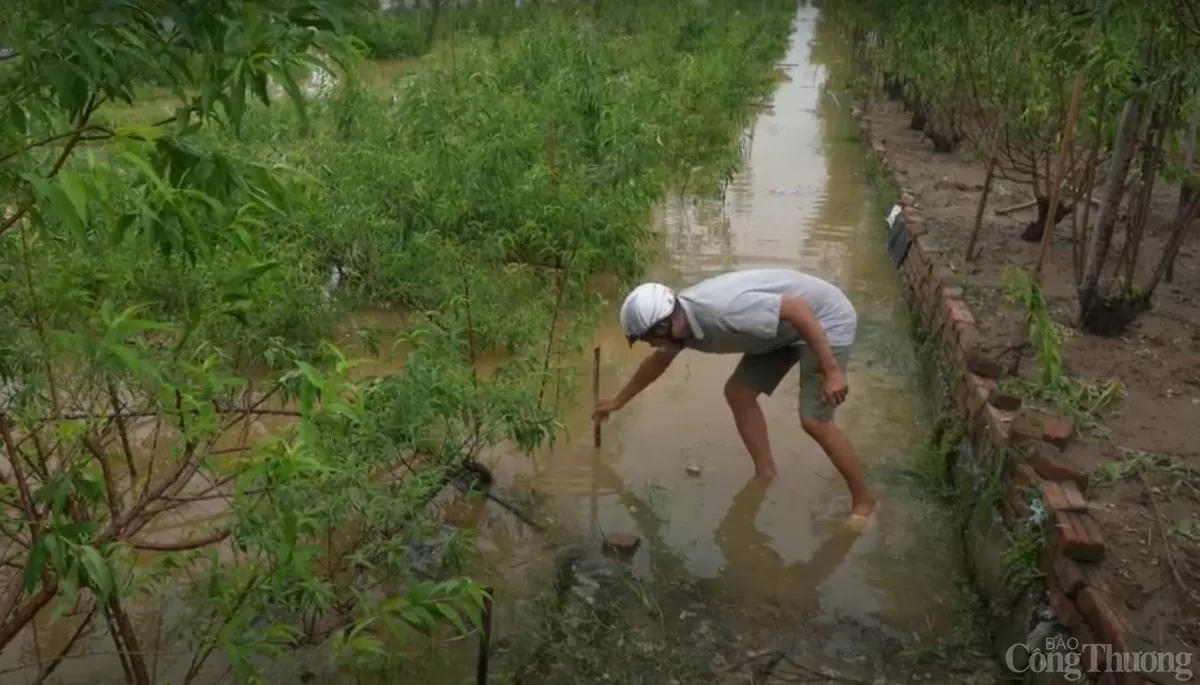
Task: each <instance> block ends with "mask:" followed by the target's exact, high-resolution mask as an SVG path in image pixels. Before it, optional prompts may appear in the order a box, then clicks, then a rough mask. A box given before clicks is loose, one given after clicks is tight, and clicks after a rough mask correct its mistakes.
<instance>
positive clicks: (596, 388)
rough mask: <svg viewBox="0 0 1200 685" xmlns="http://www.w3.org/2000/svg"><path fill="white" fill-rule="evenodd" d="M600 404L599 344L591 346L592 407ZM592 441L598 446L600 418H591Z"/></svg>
mask: <svg viewBox="0 0 1200 685" xmlns="http://www.w3.org/2000/svg"><path fill="white" fill-rule="evenodd" d="M599 404H600V346H599V345H596V346H595V347H593V348H592V409H595V408H596V407H597V406H599ZM592 441H593V443H594V444H595V445H596V447H599V446H600V420H599V419H597V418H595V417H593V418H592Z"/></svg>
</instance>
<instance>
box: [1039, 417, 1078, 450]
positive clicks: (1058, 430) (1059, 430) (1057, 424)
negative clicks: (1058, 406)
mask: <svg viewBox="0 0 1200 685" xmlns="http://www.w3.org/2000/svg"><path fill="white" fill-rule="evenodd" d="M1074 432H1075V428H1074V426H1072V425H1071V422H1070V421H1067V420H1066V419H1062V418H1057V417H1055V418H1049V419H1046V421H1045V422H1043V423H1042V440H1045V441H1046V442H1048V443H1050V444H1051V445H1054V446H1055V447H1057V448H1058V449H1060V450H1063V449H1066V448H1067V443H1068V442H1070V441H1071V435H1072V434H1074Z"/></svg>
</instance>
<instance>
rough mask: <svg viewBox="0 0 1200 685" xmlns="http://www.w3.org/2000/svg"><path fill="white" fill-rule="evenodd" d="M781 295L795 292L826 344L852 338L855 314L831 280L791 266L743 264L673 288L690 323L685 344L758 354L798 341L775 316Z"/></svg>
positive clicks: (837, 344)
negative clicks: (677, 289)
mask: <svg viewBox="0 0 1200 685" xmlns="http://www.w3.org/2000/svg"><path fill="white" fill-rule="evenodd" d="M784 295H798V296H800V297H803V298H804V300H805V301H806V302H808V305H809V306H810V307H812V309H813V312H815V313H816V315H817V321H819V322H820V324H821V327H822V328H823V329H824V330H825V338H826V339H827V340H828V341H829V344H830V345H831V346H833V347H843V346H847V345H851V344H853V343H854V335H855V333H856V332H857V328H858V314H857V313H856V312H855V311H854V305H852V304H850V300H849V298H847V297H846V295H845V293H843V292H842V291H841V290H839V289H838V287H837V286H835V285H833V284H832V283H828V282H826V281H823V280H821V279H820V278H817V277H816V276H810V275H808V274H804V273H800V272H799V271H793V270H791V269H746V270H743V271H731V272H729V273H726V274H722V275H720V276H715V277H713V278H710V279H708V280H705V281H701V282H700V283H697V284H696V285H693V286H692V287H690V288H687V289H685V290H683V291H681V292H680V293H679V295H678V297H679V301H680V305H681V306H682V307H683V310H684V312H686V313H687V317H688V321H689V322H690V324H691V328H692V331H691V332H692V339H690V340H688V342H687V347H689V348H692V349H695V350H699V351H701V352H711V353H718V354H722V353H724V354H728V353H750V354H759V353H763V352H770V351H771V350H775V349H778V348H780V347H783V346H785V345H796V344H804V339H803V338H802V337H801V336H800V333H799V332H798V331H797V330H796V329H795V328H793V327H792V326H791V324H788V323H786V322H784V321H781V320H780V319H779V307H780V304H781V302H782V300H783V296H784Z"/></svg>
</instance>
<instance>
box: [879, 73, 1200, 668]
mask: <svg viewBox="0 0 1200 685" xmlns="http://www.w3.org/2000/svg"><path fill="white" fill-rule="evenodd" d="M864 116H865V117H866V118H867V119H868V121H869V124H870V126H871V130H872V131H873V134H874V136H875V137H876V139H877V140H878V141H881V142H883V144H884V145H885V146H886V148H887V154H888V156H889V157H890V159H891V160H892V162H893V164H894V166H895V168H896V170H897V172H898V174H899V183H900V185H901V186H902V187H903V189H904V190H908V191H910V192H912V193H913V194H914V195H915V197H916V201H917V205H918V207H919V208H920V210H921V212H922V215H923V216H924V217H925V220H926V222H927V225H928V228H929V230H930V233H931V234H932V236H933V239H934V241H935V242H936V244H937V245H938V246H939V247H940V249H941V250H942V251H943V253H944V256H945V259H946V261H947V262H949V263H950V264H951V269H952V271H953V272H954V273H955V274H956V276H957V278H959V279H960V280H961V284H962V286H963V289H964V294H965V297H966V299H967V301H968V303H969V304H970V306H971V310H972V312H973V313H974V315H975V318H976V319H977V322H978V325H979V328H980V331H981V334H982V335H981V338H982V341H983V344H984V345H985V346H986V347H987V348H988V349H989V350H990V351H992V352H994V353H999V352H1000V351H1001V350H1003V349H1005V348H1008V347H1009V346H1011V345H1012V344H1013V341H1014V337H1015V336H1016V335H1017V331H1018V325H1019V323H1020V321H1021V317H1022V309H1021V308H1019V307H1018V306H1016V305H1014V304H1012V303H1010V302H1009V301H1007V300H1006V299H1005V297H1004V293H1003V272H1004V269H1005V268H1006V267H1007V266H1009V265H1016V266H1019V267H1021V268H1025V269H1028V268H1032V265H1033V264H1034V263H1035V261H1036V258H1037V250H1038V244H1037V243H1030V242H1025V241H1022V240H1020V239H1019V236H1020V234H1021V233H1022V231H1023V230H1024V229H1025V226H1026V225H1027V224H1028V223H1029V222H1030V221H1032V220H1033V219H1034V214H1035V209H1033V208H1031V209H1028V210H1025V211H1017V212H1014V213H1011V214H1008V215H997V214H996V213H995V210H996V209H1003V208H1008V207H1012V206H1014V205H1017V204H1020V203H1023V202H1027V201H1029V200H1030V199H1032V198H1031V195H1030V193H1029V190H1028V189H1027V188H1025V187H1022V186H1018V185H1016V184H1014V183H1012V182H1009V181H1005V180H1000V181H998V184H997V186H996V187H995V188H994V191H993V193H992V197H991V199H990V200H989V206H988V209H987V211H986V212H985V214H984V222H983V228H982V231H981V235H980V248H979V249H980V251H981V256H980V257H979V258H978V259H977V260H975V261H973V262H970V263H967V262H966V261H965V259H964V256H965V253H966V245H967V241H968V239H969V235H970V231H971V227H972V225H973V223H974V217H975V212H976V207H977V204H978V201H979V198H980V195H981V191H982V188H983V181H984V176H985V171H986V169H985V168H984V164H983V163H981V162H980V161H979V159H978V157H979V156H978V155H973V154H971V151H970V150H969V149H965V148H964V149H961V150H960V151H958V152H956V153H952V154H939V153H935V152H934V151H933V147H932V144H931V143H929V142H928V141H927V140H924V139H923V137H922V135H921V134H920V133H919V132H917V131H913V130H910V128H909V122H910V118H911V117H910V115H909V114H907V113H905V112H904V111H902V105H901V104H900V103H899V102H894V101H888V100H886V99H884V98H883V97H882V96H881V97H880V98H879V99H877V100H875V101H872V102H871V103H870V106H869V107H868V108H866V113H865V114H864ZM1157 185H1158V188H1157V190H1156V192H1155V196H1154V199H1153V215H1152V218H1151V223H1150V226H1149V228H1148V233H1149V235H1148V237H1147V239H1146V241H1145V243H1144V244H1143V246H1142V251H1143V253H1145V255H1144V257H1143V259H1142V261H1143V263H1144V268H1143V271H1144V272H1146V273H1142V274H1139V279H1141V280H1142V282H1145V279H1146V278H1147V277H1148V276H1149V273H1148V271H1149V270H1150V269H1151V268H1153V266H1154V265H1156V264H1157V262H1158V259H1159V255H1160V254H1161V249H1162V245H1163V244H1164V242H1165V240H1166V238H1167V236H1166V234H1165V230H1164V227H1165V226H1166V224H1167V222H1168V220H1169V218H1170V217H1172V216H1173V215H1174V212H1175V206H1176V201H1177V198H1178V188H1177V187H1171V186H1169V185H1168V184H1167V183H1166V182H1165V181H1162V180H1160V181H1159V183H1158V184H1157ZM1099 195H1100V193H1099V192H1097V193H1096V196H1097V197H1098V196H1099ZM1094 216H1095V209H1094V208H1093V211H1092V217H1093V219H1094ZM1192 233H1193V235H1192V236H1191V240H1189V241H1188V242H1187V243H1185V245H1184V248H1183V252H1182V254H1181V255H1180V256H1179V259H1178V261H1177V263H1176V266H1175V278H1174V282H1173V283H1168V284H1163V285H1162V286H1160V288H1159V289H1158V291H1157V293H1156V294H1155V296H1154V303H1153V309H1152V310H1150V311H1149V312H1146V313H1144V314H1142V315H1141V316H1139V317H1138V319H1137V320H1136V322H1135V323H1134V324H1133V326H1132V327H1131V328H1130V329H1129V330H1128V331H1126V332H1125V333H1124V334H1123V335H1121V336H1120V337H1115V338H1102V337H1097V336H1093V335H1087V334H1085V333H1083V332H1081V331H1079V330H1077V329H1076V327H1075V323H1076V317H1077V313H1078V304H1077V300H1076V296H1075V284H1074V276H1073V267H1072V248H1073V245H1072V242H1071V219H1070V218H1067V219H1065V220H1064V221H1062V223H1061V224H1060V225H1059V227H1058V229H1057V230H1056V231H1055V233H1054V235H1053V243H1052V247H1051V252H1050V255H1049V257H1048V262H1047V264H1046V267H1045V284H1044V292H1045V296H1046V298H1047V301H1048V303H1049V306H1050V309H1051V313H1052V315H1053V318H1054V320H1055V321H1056V322H1057V323H1059V324H1061V325H1063V326H1065V327H1066V328H1067V330H1068V331H1070V333H1071V334H1070V337H1069V339H1068V340H1067V341H1066V343H1065V344H1064V346H1063V357H1064V363H1065V366H1066V370H1067V372H1068V373H1070V374H1072V375H1073V376H1075V377H1077V378H1080V379H1082V380H1085V381H1088V382H1092V383H1103V382H1106V381H1108V380H1110V379H1118V380H1120V382H1121V383H1122V384H1123V386H1124V388H1125V393H1126V395H1125V398H1124V400H1123V401H1121V402H1120V403H1119V405H1118V406H1116V407H1115V409H1114V410H1113V411H1111V412H1110V413H1109V414H1108V415H1107V416H1105V417H1104V420H1103V424H1104V425H1103V426H1102V427H1101V429H1100V430H1097V431H1091V432H1082V434H1081V435H1080V436H1079V437H1078V439H1077V443H1078V444H1077V445H1075V446H1073V447H1072V448H1071V450H1070V452H1069V454H1070V457H1071V459H1072V460H1073V461H1075V462H1076V463H1077V464H1078V465H1079V466H1081V467H1082V468H1084V469H1086V470H1088V471H1090V472H1091V473H1092V482H1093V483H1094V485H1093V487H1092V491H1091V493H1090V497H1091V498H1092V500H1093V510H1094V511H1093V513H1094V515H1095V516H1096V517H1097V518H1098V519H1099V520H1100V521H1101V522H1102V524H1103V525H1104V530H1105V533H1106V535H1107V543H1108V555H1107V560H1106V561H1105V569H1106V570H1107V571H1108V572H1109V573H1111V574H1112V578H1111V580H1110V585H1111V586H1112V590H1113V594H1114V595H1115V597H1116V598H1117V600H1118V601H1119V602H1120V603H1122V604H1123V605H1124V610H1125V611H1126V612H1127V613H1128V614H1129V615H1130V616H1131V618H1132V621H1133V622H1134V624H1135V625H1134V626H1133V628H1134V629H1135V630H1137V631H1139V632H1140V633H1141V634H1142V635H1143V636H1144V637H1145V638H1147V639H1150V640H1152V641H1154V642H1156V643H1158V644H1159V645H1160V646H1162V647H1163V648H1166V649H1167V650H1168V651H1176V650H1180V649H1182V650H1188V651H1192V650H1195V649H1196V648H1197V646H1198V645H1200V622H1197V620H1196V617H1197V616H1198V615H1200V601H1198V600H1200V593H1198V592H1197V591H1198V590H1200V547H1198V546H1197V543H1198V542H1200V447H1197V441H1196V437H1197V436H1200V432H1198V431H1200V429H1198V428H1197V426H1200V299H1198V294H1200V259H1198V254H1197V252H1198V251H1200V243H1198V242H1197V241H1196V240H1195V235H1194V234H1195V227H1193V229H1192ZM1112 249H1113V254H1114V255H1115V254H1116V253H1117V252H1118V251H1119V250H1120V244H1119V243H1117V244H1115V245H1114V246H1113V248H1112ZM1035 369H1036V362H1035V361H1033V360H1031V359H1030V360H1027V361H1025V363H1024V364H1023V367H1022V373H1023V375H1025V376H1029V377H1032V374H1033V373H1034V372H1035ZM1135 467H1136V468H1135ZM1139 473H1141V474H1143V475H1144V477H1145V480H1143V478H1142V476H1139V475H1138V474H1139Z"/></svg>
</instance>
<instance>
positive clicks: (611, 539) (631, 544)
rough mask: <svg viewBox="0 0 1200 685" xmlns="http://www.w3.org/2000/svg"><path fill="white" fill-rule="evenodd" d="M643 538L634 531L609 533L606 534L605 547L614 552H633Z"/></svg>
mask: <svg viewBox="0 0 1200 685" xmlns="http://www.w3.org/2000/svg"><path fill="white" fill-rule="evenodd" d="M640 544H642V539H641V538H639V537H638V536H636V535H633V534H632V533H609V534H608V535H605V536H604V548H605V549H607V550H611V551H614V552H632V551H634V550H636V549H637V548H638V545H640Z"/></svg>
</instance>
